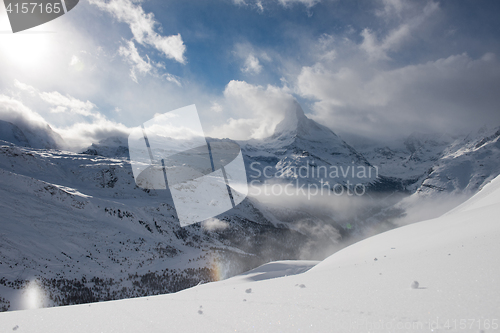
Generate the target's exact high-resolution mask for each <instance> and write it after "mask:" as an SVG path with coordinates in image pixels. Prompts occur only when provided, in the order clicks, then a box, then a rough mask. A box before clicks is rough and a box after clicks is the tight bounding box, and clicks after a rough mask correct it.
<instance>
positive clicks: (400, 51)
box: [0, 0, 500, 149]
mask: <svg viewBox="0 0 500 333" xmlns="http://www.w3.org/2000/svg"><path fill="white" fill-rule="evenodd" d="M499 9H500V3H499V2H497V1H452V0H445V1H402V0H379V1H340V0H339V1H331V0H213V1H206V0H190V1H152V0H150V1H131V0H111V1H101V0H81V1H80V4H79V5H78V6H77V7H75V9H73V10H72V11H71V12H69V13H68V14H67V15H64V16H62V17H60V18H58V19H56V20H54V21H51V22H49V23H47V24H44V25H42V26H39V27H36V28H33V29H31V30H29V31H26V32H22V33H17V34H12V33H11V32H10V25H9V22H8V18H7V15H6V12H5V7H4V6H3V5H0V31H1V33H0V45H1V46H0V72H1V73H2V75H1V76H0V118H1V119H4V120H8V121H12V122H18V123H19V122H24V123H36V124H44V122H47V123H48V124H50V125H51V127H52V128H53V129H54V130H55V131H56V132H58V133H59V134H61V136H62V137H63V138H64V139H65V140H66V142H67V143H68V145H69V146H70V147H72V148H74V149H77V148H79V147H83V146H85V145H88V144H90V143H91V142H96V141H98V140H100V139H103V138H105V137H108V136H111V135H124V134H126V133H127V132H128V129H129V128H131V127H134V126H137V125H139V124H141V123H143V122H145V121H147V120H149V119H150V118H151V117H153V116H154V115H155V114H156V113H164V112H167V111H171V110H174V109H177V108H179V107H183V106H186V105H190V104H196V105H197V107H198V111H199V112H200V116H201V118H202V121H203V124H204V127H205V131H206V132H207V134H208V135H212V136H219V137H230V138H233V139H248V138H252V137H253V138H259V137H265V136H268V135H270V134H272V133H273V130H274V127H275V125H276V124H277V123H278V122H279V121H280V120H281V119H282V118H283V117H284V115H285V113H286V112H287V110H290V109H292V110H293V108H291V106H292V105H293V101H294V100H297V101H298V102H299V103H300V105H301V106H302V108H303V109H304V111H305V112H306V114H307V115H308V116H309V117H310V118H313V119H315V120H316V121H318V122H320V123H322V124H324V125H326V126H328V127H330V128H331V129H333V130H334V131H335V132H337V133H338V134H340V135H342V136H343V137H345V138H347V139H348V141H349V138H351V139H353V140H354V138H356V137H358V138H359V137H365V138H369V139H370V140H385V141H387V140H397V139H401V138H403V137H405V136H407V135H408V134H410V133H411V132H413V131H423V132H433V131H437V132H447V133H452V134H453V133H458V132H460V133H462V132H467V131H471V130H474V129H476V128H477V127H480V126H482V125H486V124H487V125H489V126H490V127H495V126H500V112H499V111H500V110H499V107H498V105H499V104H500V103H499V102H500V97H499V96H500V94H499V93H498V92H499V91H500V60H499V56H500V42H499V38H498V37H499V36H500V23H499V20H498V17H499V14H500V10H499Z"/></svg>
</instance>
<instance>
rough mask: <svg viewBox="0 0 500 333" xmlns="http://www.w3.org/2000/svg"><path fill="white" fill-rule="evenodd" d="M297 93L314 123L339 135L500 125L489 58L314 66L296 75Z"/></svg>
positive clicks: (499, 85)
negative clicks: (308, 107) (310, 110)
mask: <svg viewBox="0 0 500 333" xmlns="http://www.w3.org/2000/svg"><path fill="white" fill-rule="evenodd" d="M297 89H298V92H299V93H300V94H301V95H302V96H303V97H307V98H310V99H313V100H315V102H314V104H313V110H314V112H315V114H314V117H315V119H316V120H318V121H320V122H322V123H324V124H327V125H328V126H330V127H332V128H334V130H336V131H339V132H341V133H355V134H359V135H362V136H367V137H386V138H390V137H391V136H405V135H408V133H409V132H411V131H415V130H425V131H442V132H453V131H463V130H464V128H468V127H470V126H481V125H483V124H485V123H488V122H493V123H496V124H499V125H500V113H499V112H498V105H499V104H500V97H498V94H497V91H499V90H500V62H499V61H498V60H497V59H496V57H495V56H494V55H493V54H486V55H485V56H483V57H482V58H480V59H472V58H470V57H469V56H468V55H466V54H460V55H454V56H450V57H447V58H442V59H438V60H436V61H430V62H427V63H424V64H418V65H407V66H403V67H400V68H395V69H381V68H379V69H377V68H374V69H373V70H372V71H366V70H365V67H363V66H362V65H360V66H358V67H356V66H351V67H343V68H341V69H338V70H333V69H329V68H328V67H326V66H323V65H322V64H316V65H315V66H312V67H304V68H303V69H302V72H301V73H300V75H299V77H298V80H297Z"/></svg>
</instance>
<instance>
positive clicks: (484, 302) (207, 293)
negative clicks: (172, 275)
mask: <svg viewBox="0 0 500 333" xmlns="http://www.w3.org/2000/svg"><path fill="white" fill-rule="evenodd" d="M499 215H500V178H496V179H495V180H493V181H492V182H491V183H490V184H488V185H487V186H485V187H484V188H483V189H482V190H481V191H480V192H479V193H478V194H476V195H475V196H474V197H473V198H472V199H470V200H468V201H467V202H465V203H464V204H462V205H461V206H459V207H457V208H456V209H454V210H453V211H451V212H449V213H448V214H445V215H444V216H442V217H439V218H437V219H434V220H428V221H424V222H420V223H415V224H412V225H409V226H405V227H401V228H398V229H394V230H391V231H388V232H385V233H382V234H379V235H377V236H374V237H371V238H368V239H366V240H363V241H361V242H359V243H356V244H354V245H352V246H350V247H347V248H345V249H343V250H341V251H339V252H337V253H335V254H334V255H332V256H330V257H329V258H327V259H326V260H324V261H322V262H321V263H319V264H317V265H315V264H316V262H293V261H291V262H286V261H285V262H276V263H270V264H267V265H264V266H262V267H260V268H258V269H256V270H253V271H250V272H248V273H246V274H243V275H240V276H237V277H234V278H231V279H227V280H223V281H220V282H214V283H208V284H203V285H200V286H197V287H194V288H191V289H188V290H184V291H182V292H178V293H175V294H169V295H162V296H155V297H144V298H140V299H133V300H122V301H111V302H104V303H94V304H86V305H78V306H68V307H60V308H51V309H38V310H28V311H15V312H6V313H2V314H0V329H1V330H2V331H5V332H7V331H11V330H15V331H16V332H34V331H36V332H51V333H57V332H68V331H71V332H86V333H87V332H165V331H176V332H235V331H236V332H496V331H498V330H499V329H500V326H499V325H500V317H499V313H500V303H499V301H498V300H499V299H500V287H499V284H498V277H499V276H500V265H499V264H498V258H497V257H496V254H498V253H500V252H499V251H500V243H499V242H498V239H499V238H500V223H499V220H498V216H499ZM314 265H315V266H314ZM311 266H314V267H313V268H310V267H311ZM33 295H36V292H33V293H31V294H28V293H27V294H26V297H27V298H30V297H35V296H33Z"/></svg>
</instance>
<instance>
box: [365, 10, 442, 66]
mask: <svg viewBox="0 0 500 333" xmlns="http://www.w3.org/2000/svg"><path fill="white" fill-rule="evenodd" d="M385 3H386V6H385V8H386V10H389V9H387V8H392V9H393V10H396V11H397V12H398V14H401V11H402V10H403V5H402V3H401V2H400V1H395V0H387V1H385ZM438 9H439V4H437V3H435V2H432V1H430V2H429V3H428V4H427V5H426V6H425V7H424V8H423V9H422V10H421V11H419V12H418V14H416V15H415V14H414V13H413V11H414V10H413V9H412V10H411V11H409V12H411V15H410V14H408V16H409V17H404V18H401V19H400V20H399V21H401V22H402V23H400V24H399V25H398V26H397V27H395V28H393V29H391V30H390V31H389V32H388V33H387V34H386V35H385V36H384V38H383V39H382V40H381V41H379V40H378V38H377V36H376V34H375V33H374V32H373V31H371V30H370V29H368V28H366V29H363V31H362V32H361V36H362V37H363V42H362V43H361V45H360V48H361V49H362V50H364V51H365V52H366V54H367V55H368V57H369V59H370V60H372V61H377V60H388V59H390V57H389V56H388V55H387V53H388V52H394V51H397V50H398V49H399V48H400V47H401V46H402V45H403V44H404V43H405V42H407V41H408V40H410V39H411V37H412V34H413V32H414V31H415V30H417V29H418V28H419V27H420V26H422V25H423V24H424V23H425V22H426V20H427V19H429V18H430V17H431V16H432V15H433V14H434V13H436V12H437V11H438Z"/></svg>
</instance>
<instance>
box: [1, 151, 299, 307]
mask: <svg viewBox="0 0 500 333" xmlns="http://www.w3.org/2000/svg"><path fill="white" fill-rule="evenodd" d="M0 196H1V197H2V200H1V202H0V207H1V211H2V216H1V224H0V226H1V227H0V277H1V278H0V296H1V297H3V298H4V299H5V300H4V308H9V306H10V309H16V308H17V309H19V308H22V307H23V305H22V304H19V303H17V302H16V299H17V295H18V294H19V292H20V291H21V289H20V288H23V287H26V286H27V285H28V284H29V281H30V280H32V279H33V278H35V277H36V278H37V279H38V280H37V281H39V282H40V284H41V285H43V288H45V290H46V291H47V293H49V294H50V295H51V297H49V298H48V299H47V302H46V304H45V305H47V306H50V305H57V304H75V303H81V302H89V301H97V300H106V299H118V298H124V297H134V296H141V295H152V294H158V293H166V292H173V291H177V290H180V289H184V288H186V287H189V286H192V285H195V284H197V283H199V282H200V281H212V280H217V279H220V278H222V277H224V276H229V275H234V274H235V273H238V272H241V271H243V270H245V269H249V268H252V267H255V266H257V265H259V264H262V263H264V262H268V261H269V260H275V259H287V258H288V259H289V258H296V257H298V256H299V251H300V244H304V243H305V242H306V241H307V240H308V238H307V237H306V236H305V235H303V234H301V233H299V232H297V231H295V230H292V229H290V228H288V227H287V226H286V225H284V224H281V225H278V224H276V223H275V221H271V220H270V219H268V218H267V217H266V216H265V215H264V214H265V210H259V209H257V208H256V206H254V204H253V203H252V202H251V201H250V200H247V201H245V202H243V203H242V204H240V205H238V206H237V207H236V208H235V209H233V210H231V211H229V212H226V213H225V214H223V215H221V216H218V217H217V218H214V219H212V220H209V221H206V222H204V223H203V224H202V225H200V224H196V225H193V226H190V227H186V228H181V227H180V225H179V222H178V219H177V217H176V213H175V209H174V208H173V203H172V200H171V197H170V196H169V194H168V192H167V191H160V190H143V189H140V188H138V187H137V186H136V185H135V182H134V179H133V176H132V171H131V168H130V164H129V162H128V161H127V160H124V159H109V158H104V157H99V156H91V155H85V154H75V153H69V152H63V151H55V150H53V151H47V150H37V149H33V148H26V147H19V146H15V145H12V144H8V143H6V142H1V145H0ZM0 306H1V305H0Z"/></svg>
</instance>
